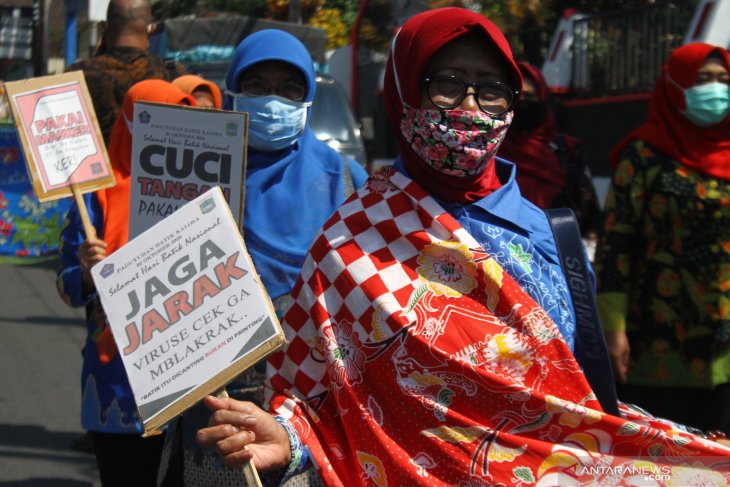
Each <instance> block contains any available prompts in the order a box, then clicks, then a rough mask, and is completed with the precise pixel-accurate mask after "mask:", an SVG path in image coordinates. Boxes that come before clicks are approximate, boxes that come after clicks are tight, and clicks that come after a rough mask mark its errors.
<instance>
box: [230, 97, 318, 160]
mask: <svg viewBox="0 0 730 487" xmlns="http://www.w3.org/2000/svg"><path fill="white" fill-rule="evenodd" d="M226 95H228V96H230V97H231V98H232V99H233V110H234V111H236V112H248V114H249V120H248V145H249V146H250V147H252V148H254V149H256V150H258V151H261V152H274V151H279V150H282V149H286V148H287V147H291V146H292V145H294V144H295V143H296V142H297V140H299V137H301V135H302V133H303V132H304V127H305V126H306V123H307V108H309V107H310V106H311V105H312V102H301V101H292V100H289V99H288V98H283V97H281V96H276V95H270V96H247V95H244V94H241V93H233V92H231V91H228V90H226Z"/></svg>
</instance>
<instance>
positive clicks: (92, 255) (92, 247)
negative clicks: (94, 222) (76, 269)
mask: <svg viewBox="0 0 730 487" xmlns="http://www.w3.org/2000/svg"><path fill="white" fill-rule="evenodd" d="M106 247H107V244H106V242H105V241H103V240H100V239H98V238H96V237H95V236H92V237H89V238H87V239H86V240H85V241H84V243H82V244H81V245H80V246H79V250H78V256H79V263H80V264H81V270H82V278H83V280H84V286H85V287H86V288H87V289H94V281H93V279H92V278H91V268H92V267H94V265H96V264H97V263H98V262H101V261H102V260H103V259H104V257H106Z"/></svg>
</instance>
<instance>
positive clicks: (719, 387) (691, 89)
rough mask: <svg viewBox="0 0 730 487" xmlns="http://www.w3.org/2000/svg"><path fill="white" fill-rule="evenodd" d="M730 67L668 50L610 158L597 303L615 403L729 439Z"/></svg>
mask: <svg viewBox="0 0 730 487" xmlns="http://www.w3.org/2000/svg"><path fill="white" fill-rule="evenodd" d="M728 69H730V56H728V53H727V51H726V50H725V49H723V48H720V47H717V46H712V45H708V44H687V45H685V46H682V47H680V48H678V49H676V50H675V51H674V52H673V53H672V55H671V56H670V58H669V61H668V62H667V63H666V65H665V66H664V68H663V70H662V73H661V75H660V76H659V78H658V80H657V82H656V86H655V88H654V92H653V93H652V96H651V100H650V103H649V117H648V120H647V122H646V123H645V124H644V125H642V126H641V127H639V128H638V129H636V130H635V131H633V132H632V133H631V134H630V135H629V136H628V137H627V138H626V139H624V140H623V141H622V142H621V143H620V144H619V145H618V146H617V147H616V148H615V149H614V150H613V152H612V154H611V156H612V161H613V163H614V165H615V174H614V176H613V181H612V184H611V186H610V188H609V192H608V195H607V200H606V225H605V235H604V236H603V237H602V239H601V241H600V242H599V246H598V252H597V260H596V270H597V273H598V303H599V307H600V311H601V317H602V322H603V327H604V330H605V331H606V338H607V341H608V344H609V349H610V352H611V354H612V356H613V357H612V359H613V362H614V370H615V372H616V376H617V378H618V379H619V381H620V382H624V383H625V386H623V387H622V388H621V389H622V390H621V393H620V396H621V397H622V399H624V400H626V401H629V402H635V403H636V404H638V405H640V406H643V407H646V408H647V409H649V410H650V411H651V412H652V413H654V414H657V415H659V416H664V417H667V418H669V419H672V420H675V421H680V422H684V423H685V424H690V425H693V426H697V427H700V428H703V429H710V430H712V429H718V430H722V431H724V432H725V433H726V434H730V306H728V305H729V304H730V115H729V114H730V75H729V74H728Z"/></svg>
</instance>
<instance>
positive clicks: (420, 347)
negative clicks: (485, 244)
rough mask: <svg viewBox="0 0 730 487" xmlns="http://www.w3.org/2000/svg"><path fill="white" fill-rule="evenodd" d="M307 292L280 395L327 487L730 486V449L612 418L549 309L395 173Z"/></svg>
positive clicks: (318, 262)
mask: <svg viewBox="0 0 730 487" xmlns="http://www.w3.org/2000/svg"><path fill="white" fill-rule="evenodd" d="M292 297H293V300H294V303H293V304H292V307H291V308H290V310H289V311H288V312H287V314H286V315H285V317H284V323H283V325H284V331H285V334H286V338H287V340H288V342H289V343H288V345H287V346H286V348H285V349H284V350H282V351H280V352H277V353H275V354H273V355H272V356H271V357H270V359H269V364H268V371H267V375H268V377H269V379H270V384H269V385H270V388H269V389H268V390H267V399H268V401H269V405H270V408H271V410H272V411H273V412H276V414H278V415H281V416H283V417H285V418H287V419H288V420H289V421H290V422H291V424H292V425H293V426H294V427H295V428H296V430H297V431H298V432H299V434H300V436H301V437H302V439H303V441H304V443H305V444H306V446H307V448H308V449H309V452H310V454H311V457H312V459H313V461H314V463H315V464H316V465H317V467H318V469H319V472H320V475H321V476H322V478H323V480H324V481H325V483H326V484H327V485H333V486H345V485H347V486H350V485H366V486H368V485H369V486H380V487H384V486H416V485H436V486H447V485H448V486H464V487H467V486H468V487H477V486H485V487H486V486H498V485H505V486H506V485H522V486H524V485H537V486H555V485H586V486H587V485H616V486H618V485H626V484H625V483H624V482H623V481H622V480H621V475H623V473H621V472H627V471H629V469H628V467H629V466H634V465H635V464H636V462H643V463H641V466H643V467H645V468H646V469H647V470H646V471H647V472H649V471H650V472H654V471H661V470H662V469H669V470H670V471H671V472H672V473H673V474H674V475H676V476H683V477H682V478H690V477H691V476H692V475H694V476H695V477H694V478H702V479H709V480H718V479H721V480H723V481H727V480H728V479H730V472H729V471H728V464H729V462H730V450H728V449H726V448H724V447H722V446H720V445H717V444H713V443H709V442H707V441H705V440H702V439H700V438H698V437H695V436H693V435H691V434H689V433H686V432H683V431H678V430H674V429H672V428H671V427H670V426H667V425H665V424H661V423H658V422H656V421H655V420H652V419H649V418H647V417H645V416H642V415H639V414H636V413H630V412H628V411H625V412H624V415H625V417H621V418H619V417H615V416H610V415H607V414H605V413H603V411H602V410H601V409H600V404H599V403H598V401H597V400H596V397H595V395H594V394H593V392H592V390H591V389H590V386H589V385H588V383H587V382H586V380H585V378H584V376H583V374H582V372H581V369H580V367H579V365H578V364H577V362H576V361H575V359H574V358H573V355H572V353H571V352H570V349H569V347H568V346H567V344H566V343H565V341H564V340H563V338H562V335H561V333H560V331H559V330H558V328H557V326H556V325H555V323H554V322H553V321H552V320H551V319H550V317H549V315H548V314H547V313H546V312H545V310H544V309H542V308H541V307H540V306H539V305H538V304H537V303H536V302H535V301H534V300H533V299H532V298H531V297H530V296H529V295H528V294H527V293H526V292H525V291H524V290H523V289H522V288H521V287H520V285H519V284H518V282H517V281H516V280H515V279H514V277H513V276H511V275H510V273H509V272H506V271H505V270H504V269H503V268H502V267H501V266H500V265H499V263H498V262H496V261H495V259H493V258H492V256H491V255H490V254H489V253H488V252H487V251H485V250H484V249H483V248H481V247H479V245H478V244H477V243H476V241H475V240H474V239H473V238H472V237H471V235H469V234H468V233H467V232H466V231H465V230H464V229H463V228H462V227H460V226H459V225H458V223H457V222H456V221H455V220H454V219H453V218H452V217H451V216H450V215H449V214H448V213H446V212H444V211H443V209H442V208H441V206H440V205H439V204H438V203H437V202H436V201H435V200H433V199H432V198H431V197H430V196H428V195H427V194H426V193H425V192H424V191H423V190H422V189H421V188H420V187H419V186H418V185H417V184H416V183H415V182H413V181H411V180H410V179H408V178H407V177H405V176H404V175H402V174H401V173H399V172H397V171H396V170H395V169H393V168H385V169H384V170H383V172H382V173H380V174H378V175H376V176H375V177H374V178H373V179H372V180H371V182H370V183H369V184H368V185H366V187H365V188H363V189H361V190H360V191H359V192H358V193H357V197H355V198H351V199H349V200H348V201H347V202H346V203H345V204H344V205H343V206H341V207H340V209H339V210H338V211H337V212H336V213H335V214H334V215H333V216H332V217H331V219H330V220H329V221H328V222H327V223H326V224H325V226H324V228H323V230H322V232H321V234H320V235H319V236H318V237H317V239H316V241H315V243H314V245H313V247H312V249H311V251H310V254H309V256H308V257H307V258H306V260H305V263H304V267H303V269H302V274H301V276H300V278H299V280H298V282H297V284H296V286H295V288H294V290H293V292H292ZM631 414H633V416H631ZM678 469H686V471H685V470H678ZM630 471H631V472H635V471H636V469H634V470H630ZM617 472H618V473H617ZM718 475H719V477H718ZM661 479H663V477H662V478H661ZM661 479H660V481H658V482H655V483H654V484H651V485H661V484H667V485H668V484H669V483H668V482H667V481H662V480H661Z"/></svg>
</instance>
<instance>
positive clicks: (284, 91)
mask: <svg viewBox="0 0 730 487" xmlns="http://www.w3.org/2000/svg"><path fill="white" fill-rule="evenodd" d="M272 92H273V93H276V94H277V95H279V96H281V97H284V98H288V99H289V100H292V101H304V98H305V97H306V96H307V87H306V86H304V85H302V84H301V83H298V82H296V81H285V82H284V83H282V84H280V85H278V86H271V85H270V84H269V83H267V82H266V81H264V80H263V79H261V78H249V79H244V80H241V93H243V94H244V95H248V96H269V95H270V94H271V93H272Z"/></svg>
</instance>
